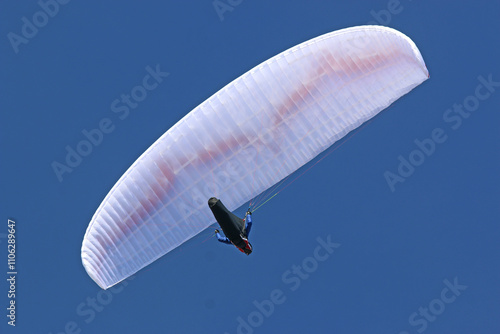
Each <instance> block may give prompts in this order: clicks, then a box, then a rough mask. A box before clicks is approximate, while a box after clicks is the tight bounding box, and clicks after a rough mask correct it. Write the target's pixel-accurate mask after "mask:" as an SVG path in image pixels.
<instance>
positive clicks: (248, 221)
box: [208, 197, 253, 255]
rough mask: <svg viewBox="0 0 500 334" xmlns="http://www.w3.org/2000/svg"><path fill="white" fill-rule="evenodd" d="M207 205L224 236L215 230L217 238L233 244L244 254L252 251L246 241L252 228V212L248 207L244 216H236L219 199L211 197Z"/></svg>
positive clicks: (250, 245)
mask: <svg viewBox="0 0 500 334" xmlns="http://www.w3.org/2000/svg"><path fill="white" fill-rule="evenodd" d="M208 207H209V208H210V210H212V213H213V214H214V217H215V220H217V222H218V223H219V225H220V227H221V228H222V231H223V232H224V235H225V236H224V237H223V236H221V235H220V232H219V230H215V235H216V236H217V240H219V241H220V242H223V243H226V244H233V245H235V246H236V248H238V249H239V250H240V251H241V252H243V253H245V254H246V255H250V254H251V253H252V250H253V248H252V244H250V242H249V241H248V236H249V235H250V230H251V229H252V212H251V211H250V209H248V211H247V213H246V214H245V218H244V219H241V218H238V217H237V216H236V215H235V214H233V213H232V212H231V211H229V210H228V209H227V208H226V207H225V206H224V204H222V202H221V200H220V199H217V198H215V197H211V198H210V199H209V200H208Z"/></svg>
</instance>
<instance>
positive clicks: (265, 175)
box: [82, 26, 428, 289]
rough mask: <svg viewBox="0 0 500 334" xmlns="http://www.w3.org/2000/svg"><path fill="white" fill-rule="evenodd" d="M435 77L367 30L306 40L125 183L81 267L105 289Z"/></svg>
mask: <svg viewBox="0 0 500 334" xmlns="http://www.w3.org/2000/svg"><path fill="white" fill-rule="evenodd" d="M427 78H428V72H427V69H426V67H425V64H424V61H423V59H422V56H421V55H420V52H419V51H418V49H417V47H416V45H415V44H414V43H413V41H411V40H410V39H409V38H408V37H407V36H405V35H403V34H402V33H400V32H398V31H396V30H394V29H391V28H386V27H379V26H361V27H353V28H347V29H342V30H338V31H334V32H331V33H328V34H325V35H322V36H319V37H317V38H314V39H312V40H309V41H306V42H304V43H302V44H299V45H297V46H295V47H292V48H291V49H289V50H286V51H284V52H282V53H280V54H278V55H277V56H274V57H272V58H271V59H269V60H267V61H265V62H263V63H262V64H260V65H258V66H256V67H255V68H253V69H252V70H250V71H248V72H247V73H245V74H243V75H242V76H240V77H239V78H237V79H236V80H234V81H233V82H231V83H229V84H228V85H227V86H225V87H224V88H222V89H221V90H219V91H218V92H217V93H215V94H214V95H213V96H211V97H210V98H209V99H207V100H206V101H205V102H203V103H202V104H200V105H199V106H198V107H196V108H195V109H193V110H192V111H191V112H190V113H188V114H187V115H186V116H185V117H184V118H182V119H181V120H180V121H179V122H178V123H177V124H175V125H174V126H173V127H172V128H170V129H169V130H168V131H167V132H166V133H165V134H164V135H163V136H161V137H160V138H159V139H158V140H157V141H156V142H155V143H154V144H153V145H152V146H151V147H150V148H149V149H148V150H147V151H146V152H145V153H143V154H142V155H141V156H140V157H139V158H138V159H137V161H136V162H135V163H134V164H133V165H132V166H131V167H130V168H129V169H128V170H127V171H126V172H125V174H124V175H123V176H122V177H121V178H120V179H119V180H118V182H117V183H116V184H115V185H114V187H113V188H112V189H111V191H110V192H109V193H108V195H107V196H106V198H105V199H104V200H103V202H102V203H101V205H100V206H99V208H98V209H97V211H96V213H95V214H94V216H93V217H92V220H91V222H90V224H89V226H88V228H87V231H86V233H85V237H84V240H83V244H82V262H83V265H84V267H85V270H86V271H87V273H88V274H89V275H90V277H91V278H92V279H93V280H94V281H95V282H96V283H97V284H98V285H99V286H100V287H102V288H103V289H106V288H108V287H111V286H113V285H115V284H116V283H118V282H120V281H122V280H124V279H125V278H127V277H129V276H131V275H132V274H134V273H136V272H137V271H138V270H140V269H141V268H144V267H145V266H147V265H148V264H150V263H151V262H153V261H155V260H156V259H158V258H159V257H161V256H163V255H165V254H166V253H168V252H170V251H171V250H173V249H174V248H176V247H178V246H179V245H181V244H182V243H184V242H185V241H187V240H189V239H190V238H192V237H194V236H195V235H197V234H198V233H200V232H202V231H203V230H204V229H206V228H207V227H209V226H210V225H211V224H212V223H213V216H212V212H211V210H210V208H209V207H207V204H206V203H207V202H206V199H207V198H210V197H212V196H214V195H215V196H220V194H224V202H225V206H226V207H227V209H228V211H233V210H235V209H237V208H238V207H240V206H242V205H243V204H245V203H247V202H248V201H249V200H251V199H252V198H255V197H256V196H257V195H259V194H260V193H262V192H263V191H265V190H266V189H268V188H270V187H272V186H273V185H275V184H276V183H278V182H280V180H283V179H284V178H286V177H287V176H288V175H290V174H292V173H293V172H294V171H296V170H297V169H298V168H300V167H301V166H303V165H304V164H306V163H308V162H309V161H310V160H312V159H313V158H315V157H316V156H317V155H318V154H320V153H321V152H323V151H324V150H325V149H327V148H329V147H330V146H331V145H333V144H334V143H335V142H336V141H338V140H339V139H341V138H342V137H344V136H345V135H346V134H347V133H348V132H349V131H351V130H353V129H355V128H357V127H359V126H360V125H361V124H362V123H364V122H365V121H367V120H369V119H371V118H372V117H374V116H375V115H376V114H378V113H379V112H380V111H382V110H383V109H385V108H387V107H388V106H389V105H390V104H392V103H393V102H394V101H396V100H397V99H398V98H400V97H401V96H403V95H405V94H406V93H408V92H409V91H411V90H412V89H413V88H414V87H416V86H418V85H419V84H420V83H422V82H423V81H425V80H426V79H427Z"/></svg>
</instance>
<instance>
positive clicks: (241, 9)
mask: <svg viewBox="0 0 500 334" xmlns="http://www.w3.org/2000/svg"><path fill="white" fill-rule="evenodd" d="M62 2H63V1H62V0H61V3H58V4H57V5H55V2H54V1H51V0H47V1H45V2H44V1H43V0H42V1H40V2H37V1H22V2H12V3H10V2H9V3H5V2H3V3H2V4H1V5H0V6H1V7H0V29H1V30H0V35H1V36H3V37H2V42H1V43H0V54H1V55H2V62H1V64H0V125H1V131H0V136H1V137H0V150H1V151H0V152H1V160H0V168H1V170H0V175H1V178H0V182H1V183H0V186H1V189H2V192H1V195H0V196H1V200H0V203H1V206H0V211H1V216H0V217H1V218H0V219H1V220H0V221H1V222H2V223H1V225H0V226H1V227H0V248H1V250H0V254H1V257H0V262H1V263H2V265H1V266H0V267H1V268H3V269H2V273H0V274H1V275H2V277H5V279H2V280H0V305H2V308H1V309H2V310H3V311H2V312H3V314H1V317H0V319H3V320H2V321H1V322H0V331H1V332H2V333H10V332H12V333H14V332H17V333H44V334H46V333H52V334H56V333H58V334H59V333H97V334H99V333H225V332H227V333H231V334H232V333H285V332H286V333H397V334H402V333H411V334H413V333H429V334H430V333H499V332H500V321H499V320H498V310H499V309H500V298H499V297H500V287H499V285H498V282H499V279H500V269H499V260H500V252H499V251H500V242H499V239H500V227H499V218H500V206H499V203H500V202H499V201H500V190H499V189H500V188H499V187H500V176H499V173H498V171H499V167H500V156H499V148H500V131H498V125H499V121H500V116H499V113H498V112H499V111H500V84H499V82H500V68H499V63H498V59H500V37H499V35H498V32H499V31H500V21H499V20H498V13H499V12H500V2H499V1H498V0H495V1H486V0H480V1H474V2H465V1H462V2H456V1H439V2H436V1H430V0H419V1H410V0H401V1H393V0H384V1H356V2H354V1H352V2H348V3H347V2H345V3H344V2H343V3H340V2H338V1H319V0H316V1H293V0H288V1H273V2H269V1H263V0H258V1H257V0H254V1H249V0H242V1H240V0H233V1H229V0H221V1H220V2H219V3H225V4H226V5H227V6H229V7H226V8H230V9H231V10H227V11H225V12H223V13H221V14H220V15H219V13H218V12H217V10H216V9H215V8H214V4H213V2H212V1H189V2H188V1H185V2H182V4H181V3H180V2H176V4H167V3H165V2H162V1H151V2H148V3H146V4H145V3H139V2H127V3H123V2H122V3H120V4H119V5H118V4H116V3H114V2H111V1H85V2H82V1H80V2H77V1H70V2H68V3H65V4H62ZM230 3H232V5H231V4H230ZM43 8H45V12H48V13H49V14H50V15H48V14H43V12H41V11H42V10H44V9H43ZM40 13H42V14H40ZM34 21H36V22H37V24H38V26H39V27H38V28H37V27H36V26H31V25H32V24H33V22H34ZM26 22H28V23H26ZM369 22H370V23H378V24H382V25H387V26H390V27H393V28H395V29H398V30H400V31H401V32H403V33H405V34H406V35H408V36H409V37H410V38H412V39H413V41H414V42H415V43H416V44H417V46H418V47H419V49H420V51H421V53H422V55H423V57H424V60H425V61H426V65H427V68H428V69H429V72H430V76H431V77H430V80H428V81H426V82H424V83H423V84H422V85H421V86H419V87H417V88H416V89H415V90H414V91H412V92H411V93H410V94H408V95H407V96H405V97H403V98H402V99H400V100H398V101H397V102H396V103H394V104H393V105H392V106H391V107H390V108H388V109H387V110H386V111H384V112H383V113H381V114H380V115H378V116H377V117H376V118H375V119H374V120H373V122H371V123H370V124H368V125H367V126H365V127H363V129H362V130H361V131H359V132H357V133H356V134H355V135H354V136H352V137H350V138H349V139H348V140H346V141H344V144H343V145H342V146H340V147H338V149H336V150H335V151H334V152H333V153H332V154H330V155H329V156H328V157H326V158H325V159H324V160H322V161H321V162H320V163H319V164H317V165H316V166H315V167H314V168H312V169H311V171H309V172H307V173H306V174H304V175H303V176H302V177H300V178H299V179H298V180H297V181H295V182H294V183H293V184H291V185H290V186H289V187H287V188H286V190H285V191H283V192H282V193H280V194H279V196H276V197H275V198H273V200H272V201H270V202H269V203H268V204H267V205H265V206H264V207H262V208H261V209H259V210H258V212H256V213H255V215H254V227H253V230H252V244H253V246H254V248H255V251H254V254H252V255H251V256H249V257H244V256H242V255H241V254H240V253H239V252H237V251H236V250H235V249H233V248H231V247H229V246H225V245H222V244H219V243H217V242H216V241H215V240H214V239H208V240H207V238H208V237H210V236H211V235H212V230H207V231H205V232H204V233H202V234H200V235H199V236H198V237H196V238H194V239H192V240H190V241H189V242H187V243H186V244H185V245H183V246H182V247H180V248H178V249H176V250H174V251H173V252H171V253H169V254H168V255H167V256H164V257H163V258H161V259H160V260H158V261H156V262H155V263H154V264H152V265H150V266H149V267H147V268H145V269H144V270H142V271H141V272H139V273H138V274H137V275H135V276H134V277H133V278H132V279H130V280H127V281H125V283H122V284H121V285H118V286H117V287H116V288H115V289H114V290H112V291H111V292H107V293H104V292H102V291H101V290H100V289H99V287H98V286H97V285H96V284H95V283H94V282H93V281H92V280H91V279H90V277H89V276H88V275H87V274H86V272H85V270H84V269H83V266H82V264H81V260H80V247H81V242H82V238H83V235H84V233H85V230H86V228H87V225H88V223H89V221H90V219H91V217H92V215H93V213H94V212H95V210H96V209H97V207H98V205H99V204H100V202H101V201H102V199H103V198H104V196H105V195H106V194H107V192H108V191H109V190H110V189H111V187H112V186H113V184H114V183H115V182H116V181H117V180H118V178H119V177H120V176H121V175H122V174H123V173H124V172H125V170H126V169H127V168H128V167H129V166H130V165H131V164H132V163H133V162H134V161H135V159H136V158H137V157H138V156H139V155H140V154H141V153H142V152H144V151H145V150H146V149H147V148H148V147H149V146H150V145H151V144H152V143H153V142H154V141H155V140H156V139H157V138H158V137H160V136H161V135H162V134H163V133H164V132H165V131H166V130H168V129H169V128H170V127H171V126H172V125H173V124H175V122H176V121H178V120H179V119H180V118H182V117H183V116H184V115H185V114H186V113H188V112H189V111H190V110H191V109H193V108H194V107H196V106H197V105H198V104H199V103H201V102H203V101H204V100H205V99H206V98H208V97H210V96H211V95H212V94H213V93H215V92H216V91H217V90H218V89H220V88H221V87H223V86H224V85H225V84H227V83H228V82H230V81H232V80H233V79H234V78H236V77H238V76H239V75H241V74H243V73H244V72H246V71H247V70H249V69H251V68H252V67H254V66H256V65H258V64H259V63H261V62H262V61H264V60H266V59H268V58H270V57H272V56H274V55H275V54H277V53H279V52H281V51H283V50H286V49H287V48H289V47H292V46H294V45H296V44H299V43H301V42H303V41H305V40H308V39H310V38H313V37H316V36H319V35H321V34H324V33H327V32H330V31H334V30H337V29H341V28H346V27H350V26H356V25H362V24H367V23H369ZM23 34H24V35H23ZM148 66H150V67H152V68H154V67H156V66H159V67H160V69H161V70H162V71H165V72H168V73H169V75H168V76H165V77H164V78H162V81H161V82H159V84H158V86H157V87H156V88H155V89H154V90H152V91H149V92H148V95H147V96H146V97H145V99H144V100H143V101H141V102H140V103H138V105H137V106H135V107H134V108H130V110H129V111H130V112H129V113H128V114H125V112H123V113H119V114H116V113H113V111H112V109H111V104H112V103H113V101H114V100H115V99H117V98H119V97H120V95H121V94H127V93H130V91H131V90H132V89H133V88H134V87H136V86H137V85H140V84H141V83H142V79H143V77H144V76H145V75H146V74H147V69H146V68H147V67H148ZM488 82H489V84H488ZM464 104H465V107H467V108H468V109H470V110H471V111H470V112H467V110H465V111H462V114H460V113H457V112H456V110H458V109H456V108H460V105H464ZM465 107H464V108H465ZM449 110H451V111H449ZM457 115H462V116H457ZM119 116H121V117H122V118H120V117H119ZM452 116H453V117H454V118H452ZM105 119H109V120H111V122H112V123H111V125H110V124H106V122H105V121H104V124H103V123H102V122H103V120H105ZM98 127H103V128H104V129H106V130H107V133H105V134H104V136H103V138H102V141H101V142H100V143H99V144H98V145H97V146H94V147H92V152H90V153H89V154H88V156H86V157H84V158H83V159H82V160H81V161H74V165H75V166H74V168H73V169H72V172H71V173H65V174H63V177H62V180H60V179H58V177H57V176H56V174H55V173H54V170H53V168H52V164H53V162H54V161H58V162H63V161H64V159H65V156H66V147H67V146H69V147H72V148H75V147H76V145H78V143H79V142H80V141H81V140H82V139H85V135H84V133H83V132H82V131H84V130H87V131H91V130H92V129H95V128H98ZM436 131H437V132H438V133H439V136H438V137H439V138H440V139H441V140H440V142H436V140H435V139H434V140H435V148H434V150H433V152H432V153H430V154H428V155H426V156H425V160H424V161H423V162H422V163H421V164H420V165H419V166H417V167H415V168H414V169H413V170H410V171H406V172H407V173H406V174H405V176H404V179H405V181H404V182H399V183H396V184H395V185H394V187H393V189H391V187H390V186H389V184H388V182H387V181H386V178H385V176H384V174H385V173H386V172H387V171H389V172H392V173H398V167H399V165H400V163H401V159H410V156H412V154H413V156H415V155H418V153H415V152H416V151H418V150H419V148H418V146H417V144H416V142H415V141H420V142H422V141H425V140H426V139H428V138H433V136H436ZM434 138H436V137H434ZM443 138H445V139H443ZM400 157H402V158H400ZM244 209H245V208H241V209H240V210H238V211H237V213H239V214H243V212H244ZM9 218H10V219H13V220H14V221H15V222H16V247H17V248H16V260H17V262H16V270H17V272H18V274H17V276H16V297H15V301H16V315H17V318H16V328H13V327H12V326H9V325H8V324H7V321H8V319H7V317H6V315H7V310H6V308H7V307H8V303H9V301H10V299H9V298H8V296H7V293H8V291H9V286H8V284H7V280H6V278H8V276H7V271H8V269H7V233H8V231H7V228H8V227H7V222H8V219H9ZM319 240H321V241H319ZM328 240H330V241H328ZM325 243H326V244H328V243H330V246H329V248H328V247H327V248H320V250H318V247H322V246H321V245H322V244H325ZM331 244H334V245H335V247H333V246H332V245H331ZM328 250H330V251H331V252H332V253H331V254H330V253H328ZM315 256H316V257H315ZM296 266H301V267H303V268H305V269H302V271H301V272H299V271H298V270H295V271H294V268H297V267H296ZM306 269H307V270H306ZM307 271H309V272H307Z"/></svg>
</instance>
